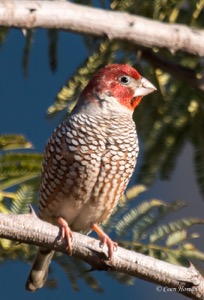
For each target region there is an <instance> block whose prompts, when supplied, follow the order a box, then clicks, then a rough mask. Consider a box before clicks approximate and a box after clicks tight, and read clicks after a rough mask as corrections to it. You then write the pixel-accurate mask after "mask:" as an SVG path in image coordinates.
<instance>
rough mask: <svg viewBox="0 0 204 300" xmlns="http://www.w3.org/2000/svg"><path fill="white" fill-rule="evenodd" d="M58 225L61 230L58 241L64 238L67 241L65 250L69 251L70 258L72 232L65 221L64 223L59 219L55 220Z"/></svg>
mask: <svg viewBox="0 0 204 300" xmlns="http://www.w3.org/2000/svg"><path fill="white" fill-rule="evenodd" d="M57 221H58V224H59V225H60V228H61V235H60V239H61V240H63V239H64V238H65V239H66V240H67V249H68V250H69V254H70V256H71V255H72V243H71V242H72V238H73V235H72V231H71V229H70V228H69V226H68V223H67V221H65V220H64V219H63V218H61V217H59V218H58V219H57Z"/></svg>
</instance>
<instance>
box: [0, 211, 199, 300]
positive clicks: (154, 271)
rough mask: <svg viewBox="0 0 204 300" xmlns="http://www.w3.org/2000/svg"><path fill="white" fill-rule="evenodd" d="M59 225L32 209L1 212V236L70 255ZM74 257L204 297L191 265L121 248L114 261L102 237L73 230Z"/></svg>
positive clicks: (94, 265)
mask: <svg viewBox="0 0 204 300" xmlns="http://www.w3.org/2000/svg"><path fill="white" fill-rule="evenodd" d="M59 234H60V232H59V228H58V227H57V226H53V225H51V224H49V223H46V222H43V221H41V220H40V219H38V218H37V217H36V215H35V214H34V213H33V212H31V214H24V215H7V214H2V213H0V237H2V238H7V239H10V240H14V241H19V242H23V243H27V244H32V245H36V246H44V247H47V248H49V249H53V250H55V251H60V252H63V253H66V254H67V250H66V242H65V241H63V242H60V243H59V241H58V238H59ZM72 249H73V256H74V257H77V258H79V259H82V260H84V261H86V262H87V263H89V264H90V265H91V266H92V268H93V269H95V270H108V271H117V272H122V273H125V274H128V275H132V276H135V277H138V278H141V279H144V280H146V281H149V282H153V283H156V284H159V285H161V286H168V287H169V288H172V289H173V290H174V291H176V292H178V293H181V294H183V295H186V296H188V297H190V298H191V299H204V297H203V295H204V278H203V277H202V276H201V274H200V273H199V272H198V271H197V270H196V269H195V268H194V267H193V265H191V266H190V267H189V268H185V267H180V266H175V265H171V264H169V263H166V262H164V261H160V260H158V259H155V258H152V257H148V256H145V255H142V254H140V253H136V252H133V251H130V250H126V249H123V248H121V247H118V249H117V251H116V252H114V255H113V258H112V260H111V261H110V260H108V259H107V251H108V249H107V247H104V248H103V249H102V248H101V247H100V243H99V241H98V240H95V239H93V238H90V237H88V236H85V235H82V234H80V233H75V232H74V233H73V241H72Z"/></svg>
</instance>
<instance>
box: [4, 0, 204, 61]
mask: <svg viewBox="0 0 204 300" xmlns="http://www.w3.org/2000/svg"><path fill="white" fill-rule="evenodd" d="M0 26H6V27H18V28H24V29H25V28H36V27H40V28H56V29H63V30H70V31H73V32H77V33H81V34H89V35H93V36H96V37H103V36H108V37H109V39H110V40H123V41H128V42H131V43H132V44H135V45H140V46H144V47H149V48H152V47H161V48H167V49H169V50H170V51H171V52H175V51H178V50H180V51H184V52H187V53H190V54H194V55H199V56H204V47H203V45H204V31H203V30H196V29H192V28H190V27H187V26H185V25H180V24H166V23H162V22H159V21H155V20H149V19H147V18H144V17H138V16H135V15H130V14H128V13H122V12H114V11H108V10H103V9H98V8H91V7H87V6H82V5H78V4H74V3H70V2H63V1H39V0H38V1H37V0H36V1H32V0H30V1H28V0H24V1H22V0H17V1H16V0H0Z"/></svg>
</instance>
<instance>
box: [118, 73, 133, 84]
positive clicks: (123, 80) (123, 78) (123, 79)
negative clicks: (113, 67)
mask: <svg viewBox="0 0 204 300" xmlns="http://www.w3.org/2000/svg"><path fill="white" fill-rule="evenodd" d="M119 80H120V82H121V83H122V84H124V85H128V84H129V83H130V77H129V76H125V75H123V76H121V77H120V78H119Z"/></svg>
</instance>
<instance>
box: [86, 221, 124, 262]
mask: <svg viewBox="0 0 204 300" xmlns="http://www.w3.org/2000/svg"><path fill="white" fill-rule="evenodd" d="M91 229H92V230H94V231H95V232H96V233H97V234H98V236H99V237H100V239H101V244H102V246H103V245H104V244H106V245H107V247H108V254H109V258H110V259H111V258H112V256H113V251H114V249H117V248H118V244H117V243H116V242H113V241H112V240H111V239H110V238H109V236H108V235H107V234H106V233H105V232H103V230H102V229H101V228H100V227H99V226H98V225H97V224H93V225H92V226H91Z"/></svg>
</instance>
